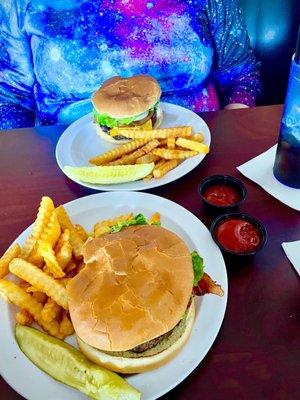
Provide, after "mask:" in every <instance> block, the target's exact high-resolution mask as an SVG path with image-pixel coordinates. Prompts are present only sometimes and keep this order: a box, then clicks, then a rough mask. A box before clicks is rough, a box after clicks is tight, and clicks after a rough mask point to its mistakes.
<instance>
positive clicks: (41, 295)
mask: <svg viewBox="0 0 300 400" xmlns="http://www.w3.org/2000/svg"><path fill="white" fill-rule="evenodd" d="M32 297H34V298H35V299H36V301H38V302H39V303H41V304H45V303H46V301H47V300H48V296H47V295H46V293H43V292H40V291H37V292H33V293H32Z"/></svg>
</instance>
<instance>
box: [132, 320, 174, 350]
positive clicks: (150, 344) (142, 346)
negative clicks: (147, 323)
mask: <svg viewBox="0 0 300 400" xmlns="http://www.w3.org/2000/svg"><path fill="white" fill-rule="evenodd" d="M179 323H180V321H179V322H178V324H177V325H176V326H178V325H179ZM176 326H175V327H174V328H173V329H171V330H170V331H169V332H166V333H164V334H163V335H160V336H158V337H156V338H154V339H152V340H149V341H148V342H145V343H142V344H139V345H138V346H136V347H134V348H133V349H131V351H133V352H134V353H142V352H143V351H145V350H149V349H152V347H154V346H156V345H157V344H158V343H160V342H161V341H162V340H164V339H166V338H167V337H169V336H170V335H171V333H172V332H173V330H174V329H175V328H176Z"/></svg>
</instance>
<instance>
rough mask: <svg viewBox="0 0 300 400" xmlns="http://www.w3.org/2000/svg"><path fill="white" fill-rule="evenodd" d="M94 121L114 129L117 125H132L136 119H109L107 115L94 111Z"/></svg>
mask: <svg viewBox="0 0 300 400" xmlns="http://www.w3.org/2000/svg"><path fill="white" fill-rule="evenodd" d="M94 120H95V121H96V122H97V123H98V124H99V125H103V126H108V127H109V128H114V127H115V126H117V125H130V124H131V122H133V121H134V117H128V118H121V119H115V118H111V117H109V116H108V115H107V114H100V113H98V111H96V110H95V109H94Z"/></svg>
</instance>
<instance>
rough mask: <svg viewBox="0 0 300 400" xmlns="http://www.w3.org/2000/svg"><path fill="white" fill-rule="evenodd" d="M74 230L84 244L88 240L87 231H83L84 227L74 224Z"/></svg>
mask: <svg viewBox="0 0 300 400" xmlns="http://www.w3.org/2000/svg"><path fill="white" fill-rule="evenodd" d="M74 228H75V229H76V231H77V232H78V234H79V236H80V237H81V239H82V240H83V241H84V242H85V241H86V239H87V238H88V233H87V231H86V230H85V229H84V227H83V226H82V225H80V224H75V225H74Z"/></svg>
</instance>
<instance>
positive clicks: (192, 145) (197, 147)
mask: <svg viewBox="0 0 300 400" xmlns="http://www.w3.org/2000/svg"><path fill="white" fill-rule="evenodd" d="M176 144H177V145H178V146H181V147H183V148H186V149H190V150H194V151H198V152H199V153H203V154H207V153H208V152H209V147H208V146H207V145H206V144H204V143H198V142H195V141H193V140H189V139H184V138H178V139H177V140H176Z"/></svg>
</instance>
